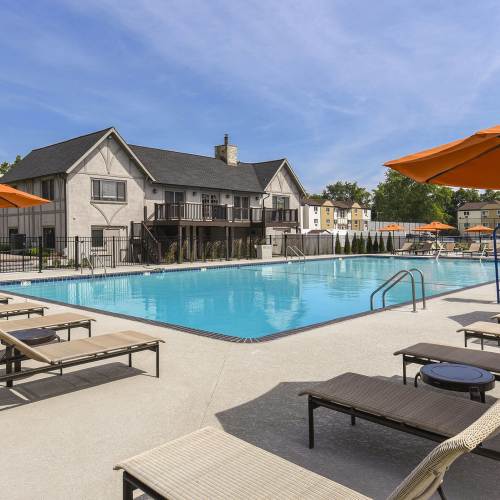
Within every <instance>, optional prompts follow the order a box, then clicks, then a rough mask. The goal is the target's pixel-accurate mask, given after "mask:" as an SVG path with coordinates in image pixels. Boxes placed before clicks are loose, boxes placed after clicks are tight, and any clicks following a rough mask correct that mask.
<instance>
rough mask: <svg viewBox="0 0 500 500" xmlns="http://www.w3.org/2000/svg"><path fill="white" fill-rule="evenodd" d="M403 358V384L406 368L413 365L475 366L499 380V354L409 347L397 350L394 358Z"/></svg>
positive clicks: (457, 348) (427, 346) (451, 348)
mask: <svg viewBox="0 0 500 500" xmlns="http://www.w3.org/2000/svg"><path fill="white" fill-rule="evenodd" d="M399 355H402V357H403V383H404V384H406V367H407V366H408V365H411V364H413V363H416V364H419V365H426V364H428V363H438V362H439V363H442V362H445V363H458V364H464V365H471V366H476V367H477V368H482V369H483V370H487V371H489V372H491V373H493V374H494V375H495V379H496V380H500V353H496V352H487V351H478V350H473V349H464V348H463V347H452V346H448V345H441V344H427V343H425V342H422V343H420V344H415V345H411V346H409V347H405V348H404V349H399V351H396V352H395V353H394V356H399Z"/></svg>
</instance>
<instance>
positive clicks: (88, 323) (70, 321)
mask: <svg viewBox="0 0 500 500" xmlns="http://www.w3.org/2000/svg"><path fill="white" fill-rule="evenodd" d="M93 321H95V318H91V317H90V316H84V315H83V314H78V313H72V312H70V313H56V314H48V315H47V316H38V317H36V318H29V319H14V320H12V321H9V322H8V323H7V322H5V323H2V325H1V326H2V329H3V330H4V331H5V332H7V333H9V332H17V331H19V330H29V329H30V328H49V329H50V330H55V331H59V330H67V331H68V340H71V330H72V329H73V328H86V329H87V330H88V336H89V337H90V336H91V335H92V322H93Z"/></svg>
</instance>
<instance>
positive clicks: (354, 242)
mask: <svg viewBox="0 0 500 500" xmlns="http://www.w3.org/2000/svg"><path fill="white" fill-rule="evenodd" d="M351 253H358V237H357V236H356V233H354V236H353V237H352V242H351Z"/></svg>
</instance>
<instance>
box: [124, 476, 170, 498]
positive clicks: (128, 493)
mask: <svg viewBox="0 0 500 500" xmlns="http://www.w3.org/2000/svg"><path fill="white" fill-rule="evenodd" d="M122 478H123V479H122V480H123V497H122V498H123V500H133V498H134V491H135V490H137V489H139V490H141V491H142V492H144V493H145V494H146V495H148V496H149V497H151V498H153V499H154V500H167V499H166V498H165V497H164V496H163V495H159V494H158V493H157V492H156V491H155V490H153V489H152V488H150V487H149V486H148V485H147V484H144V483H143V482H142V481H139V479H137V478H136V477H134V476H132V475H131V474H129V473H128V472H126V471H123V475H122Z"/></svg>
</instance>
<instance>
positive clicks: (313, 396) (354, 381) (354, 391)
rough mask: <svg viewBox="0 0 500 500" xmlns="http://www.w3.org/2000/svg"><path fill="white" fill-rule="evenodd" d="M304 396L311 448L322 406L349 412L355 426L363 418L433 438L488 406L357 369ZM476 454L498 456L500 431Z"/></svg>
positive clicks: (454, 430) (438, 438)
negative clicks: (357, 418)
mask: <svg viewBox="0 0 500 500" xmlns="http://www.w3.org/2000/svg"><path fill="white" fill-rule="evenodd" d="M300 395H307V396H308V410H309V447H310V448H313V447H314V410H315V409H316V408H319V407H325V408H329V409H331V410H335V411H338V412H341V413H346V414H347V415H350V416H351V423H352V424H353V425H354V424H355V423H356V417H359V418H361V419H366V420H370V421H371V422H375V423H377V424H380V425H384V426H386V427H391V428H393V429H398V430H400V431H403V432H407V433H409V434H416V435H418V436H421V437H426V438H428V439H432V440H434V441H444V440H445V439H448V438H449V437H451V436H455V435H456V434H458V433H459V432H462V431H463V430H464V429H465V428H466V427H467V426H469V425H470V424H472V422H474V420H477V419H478V418H479V417H480V416H481V415H482V414H483V413H484V412H485V411H486V410H487V409H488V405H486V404H484V403H478V402H477V401H472V400H466V399H463V398H458V397H456V396H451V395H448V394H444V393H442V392H436V391H429V390H425V389H422V388H415V387H413V386H409V385H402V384H397V383H395V382H391V381H388V380H381V379H379V378H376V377H367V376H366V375H359V374H357V373H344V374H342V375H339V376H338V377H335V378H333V379H331V380H327V381H325V382H321V383H319V384H316V385H314V386H312V387H311V388H310V389H306V390H304V391H302V392H301V393H300ZM474 453H477V454H479V455H483V456H486V457H489V458H493V459H495V460H500V435H499V436H495V437H493V438H491V439H490V440H488V441H486V442H485V443H483V446H481V447H479V448H476V449H475V450H474Z"/></svg>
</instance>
